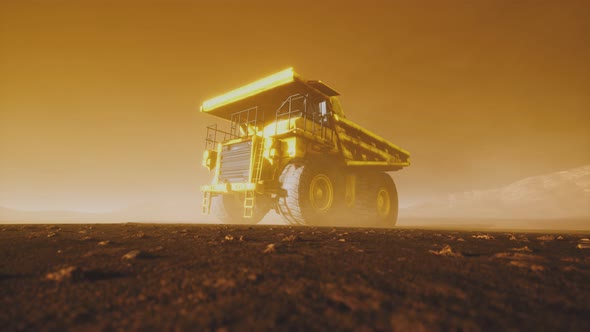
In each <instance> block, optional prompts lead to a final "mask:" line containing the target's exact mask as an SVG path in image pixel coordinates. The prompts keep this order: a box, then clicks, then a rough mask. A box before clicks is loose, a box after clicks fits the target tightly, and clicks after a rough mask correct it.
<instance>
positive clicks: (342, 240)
mask: <svg viewBox="0 0 590 332" xmlns="http://www.w3.org/2000/svg"><path fill="white" fill-rule="evenodd" d="M338 242H346V239H338Z"/></svg>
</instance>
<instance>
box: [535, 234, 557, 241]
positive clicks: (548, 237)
mask: <svg viewBox="0 0 590 332" xmlns="http://www.w3.org/2000/svg"><path fill="white" fill-rule="evenodd" d="M537 240H539V241H553V240H555V236H553V235H543V236H539V237H537Z"/></svg>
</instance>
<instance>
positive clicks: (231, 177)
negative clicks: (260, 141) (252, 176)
mask: <svg viewBox="0 0 590 332" xmlns="http://www.w3.org/2000/svg"><path fill="white" fill-rule="evenodd" d="M251 154H252V141H244V142H240V143H235V144H230V145H224V146H223V147H222V149H221V158H220V162H221V166H220V169H219V182H230V183H234V182H247V181H248V180H249V179H248V175H249V173H250V156H251Z"/></svg>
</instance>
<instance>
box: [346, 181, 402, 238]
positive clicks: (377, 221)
mask: <svg viewBox="0 0 590 332" xmlns="http://www.w3.org/2000/svg"><path fill="white" fill-rule="evenodd" d="M354 215H356V216H358V217H359V219H361V220H362V222H363V223H364V224H366V225H368V226H375V227H392V226H395V224H396V223H397V215H398V197H397V188H396V187H395V182H393V179H392V178H391V177H390V176H389V174H387V173H377V174H362V175H359V182H358V186H357V195H356V204H355V213H354Z"/></svg>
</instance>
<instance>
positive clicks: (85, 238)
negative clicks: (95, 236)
mask: <svg viewBox="0 0 590 332" xmlns="http://www.w3.org/2000/svg"><path fill="white" fill-rule="evenodd" d="M80 240H82V241H90V240H92V237H90V236H85V237H83V238H81V239H80Z"/></svg>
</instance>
